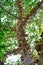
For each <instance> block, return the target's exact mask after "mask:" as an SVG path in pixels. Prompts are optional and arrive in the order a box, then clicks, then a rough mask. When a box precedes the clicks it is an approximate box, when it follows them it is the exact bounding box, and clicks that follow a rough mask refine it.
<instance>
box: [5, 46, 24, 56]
mask: <svg viewBox="0 0 43 65" xmlns="http://www.w3.org/2000/svg"><path fill="white" fill-rule="evenodd" d="M22 52H23V51H22V48H21V47H19V48H17V49H14V50H13V51H7V52H6V54H5V55H4V56H7V55H10V54H12V53H13V54H14V55H16V54H18V53H19V54H22Z"/></svg>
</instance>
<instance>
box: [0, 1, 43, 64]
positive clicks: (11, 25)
mask: <svg viewBox="0 0 43 65" xmlns="http://www.w3.org/2000/svg"><path fill="white" fill-rule="evenodd" d="M42 4H43V1H39V0H33V1H31V0H29V1H28V0H10V1H9V0H8V1H7V0H3V1H1V0H0V52H1V53H0V60H1V59H2V56H3V55H7V54H10V53H14V54H17V53H20V54H22V56H23V63H24V64H25V65H30V64H31V63H33V62H34V60H33V54H32V53H33V52H34V49H35V45H36V44H34V43H35V41H39V40H40V35H41V33H42V32H43V25H42V24H43V15H42V14H43V5H42ZM35 25H36V27H35ZM27 31H28V34H27ZM32 32H33V33H34V35H32V34H31V33H32ZM29 34H30V36H29ZM28 39H29V40H28ZM32 41H33V42H32ZM28 43H29V44H28ZM32 44H33V48H32V46H31V45H32ZM36 47H37V46H36ZM30 49H32V52H31V51H30ZM34 53H35V52H34ZM3 57H4V56H3ZM31 58H32V60H33V61H32V60H31V61H30V59H31ZM27 59H28V60H27ZM2 60H3V59H2ZM27 62H29V63H28V64H27Z"/></svg>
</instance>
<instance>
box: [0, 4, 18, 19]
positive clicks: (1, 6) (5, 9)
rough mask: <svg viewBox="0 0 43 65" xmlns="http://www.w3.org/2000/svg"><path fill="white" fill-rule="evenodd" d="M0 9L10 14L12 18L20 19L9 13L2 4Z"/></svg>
mask: <svg viewBox="0 0 43 65" xmlns="http://www.w3.org/2000/svg"><path fill="white" fill-rule="evenodd" d="M0 8H1V9H3V10H4V11H5V12H7V13H8V14H10V15H11V16H13V18H17V19H19V18H18V17H17V16H15V15H13V14H12V13H11V12H9V11H7V10H6V9H5V8H4V7H3V6H2V5H1V4H0Z"/></svg>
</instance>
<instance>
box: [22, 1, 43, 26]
mask: <svg viewBox="0 0 43 65" xmlns="http://www.w3.org/2000/svg"><path fill="white" fill-rule="evenodd" d="M42 4H43V1H41V2H38V3H37V5H36V6H35V7H34V8H33V9H32V10H31V11H30V13H29V14H28V15H27V16H26V18H24V23H23V26H25V25H26V23H27V21H28V20H30V19H31V18H32V16H35V15H36V13H37V10H38V9H39V8H40V7H41V5H42Z"/></svg>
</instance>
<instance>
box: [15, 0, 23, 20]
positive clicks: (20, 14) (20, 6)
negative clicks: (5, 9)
mask: <svg viewBox="0 0 43 65" xmlns="http://www.w3.org/2000/svg"><path fill="white" fill-rule="evenodd" d="M21 2H22V0H17V1H16V5H17V7H18V9H19V18H20V19H22V13H23V7H22V4H21Z"/></svg>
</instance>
